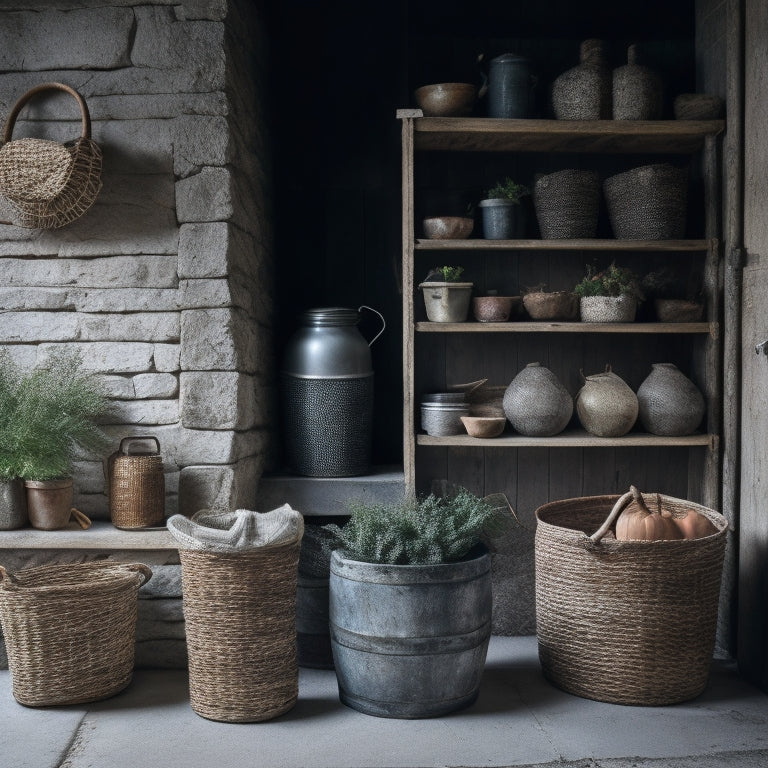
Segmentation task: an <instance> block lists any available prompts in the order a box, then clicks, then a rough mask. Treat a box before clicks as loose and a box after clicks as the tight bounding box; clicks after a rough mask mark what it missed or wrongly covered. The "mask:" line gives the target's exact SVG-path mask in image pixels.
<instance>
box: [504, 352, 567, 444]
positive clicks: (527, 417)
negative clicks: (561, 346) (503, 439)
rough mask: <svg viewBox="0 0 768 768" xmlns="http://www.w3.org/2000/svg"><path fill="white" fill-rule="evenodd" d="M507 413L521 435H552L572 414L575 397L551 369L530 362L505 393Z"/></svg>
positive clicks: (562, 426)
mask: <svg viewBox="0 0 768 768" xmlns="http://www.w3.org/2000/svg"><path fill="white" fill-rule="evenodd" d="M504 413H505V415H506V417H507V418H508V419H509V421H510V423H511V424H512V426H513V427H514V429H515V431H517V432H519V433H520V434H521V435H527V436H529V437H551V436H552V435H557V434H558V433H560V432H562V431H563V430H564V429H565V428H566V426H567V425H568V422H569V421H570V419H571V416H572V415H573V398H572V397H571V396H570V394H569V393H568V390H567V389H566V388H565V387H564V386H563V385H562V384H561V383H560V380H559V379H558V378H557V376H555V374H554V373H552V371H550V370H549V368H545V367H544V366H543V365H540V364H539V363H528V365H527V366H526V367H525V368H523V370H522V371H520V373H518V374H517V376H515V378H514V379H512V382H511V383H510V385H509V386H508V387H507V391H506V392H505V393H504Z"/></svg>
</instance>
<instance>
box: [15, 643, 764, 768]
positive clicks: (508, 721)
mask: <svg viewBox="0 0 768 768" xmlns="http://www.w3.org/2000/svg"><path fill="white" fill-rule="evenodd" d="M544 765H547V766H558V768H661V767H664V768H720V767H721V766H727V767H728V768H766V766H768V696H767V695H766V694H764V693H761V692H760V691H759V690H757V689H756V688H754V687H752V686H751V685H748V684H747V683H745V682H744V681H742V680H741V679H740V678H739V677H738V675H737V674H736V672H735V669H734V665H733V664H730V663H722V662H716V663H715V665H714V666H713V669H712V673H711V676H710V683H709V686H708V688H707V690H706V691H705V692H704V693H703V694H702V695H701V696H700V697H699V698H698V699H696V700H695V701H693V702H689V703H686V704H678V705H675V706H670V707H623V706H617V705H611V704H602V703H598V702H594V701H588V700H586V699H580V698H577V697H575V696H570V695H569V694H566V693H563V692H561V691H559V690H557V689H555V688H553V687H552V686H550V685H549V684H548V683H547V682H546V681H545V680H544V679H543V677H542V675H541V672H540V668H539V663H538V658H537V652H536V640H535V638H532V637H524V638H519V637H518V638H502V637H494V638H493V639H492V641H491V647H490V650H489V654H488V662H487V665H486V671H485V675H484V678H483V684H482V688H481V690H480V697H479V699H478V701H477V703H476V704H475V705H474V706H472V707H470V708H469V709H467V710H464V711H463V712H459V713H456V714H453V715H450V716H448V717H443V718H439V719H434V720H387V719H380V718H376V717H370V716H367V715H363V714H360V713H358V712H355V711H353V710H351V709H348V708H347V707H345V706H344V705H342V704H340V703H339V700H338V697H337V689H336V678H335V676H334V673H333V672H332V671H325V670H305V669H303V670H301V676H300V693H299V701H298V703H297V705H296V707H295V708H294V709H293V710H292V711H291V712H289V713H288V714H286V715H283V716H282V717H280V718H278V719H276V720H272V721H270V722H266V723H255V724H248V725H234V724H222V723H214V722H210V721H208V720H204V719H203V718H201V717H198V716H197V715H196V714H195V713H194V712H193V711H192V709H191V708H190V705H189V699H188V687H187V675H186V672H184V671H175V670H174V671H167V670H164V671H161V670H137V672H136V674H135V677H134V681H133V683H132V684H131V685H130V687H129V688H128V689H127V690H125V691H124V692H123V693H121V694H119V695H118V696H115V697H114V698H112V699H109V700H107V701H103V702H100V703H96V704H93V705H91V706H88V707H87V708H85V707H65V708H60V709H47V710H46V709H28V708H25V707H22V706H21V705H19V704H17V703H16V702H15V701H14V699H13V697H12V695H11V684H10V675H9V673H8V672H2V673H0V766H3V768H136V766H157V768H175V767H176V766H179V768H181V767H183V768H246V767H247V768H384V767H386V768H438V767H440V768H443V767H446V766H462V767H472V768H474V767H477V768H479V767H480V766H544Z"/></svg>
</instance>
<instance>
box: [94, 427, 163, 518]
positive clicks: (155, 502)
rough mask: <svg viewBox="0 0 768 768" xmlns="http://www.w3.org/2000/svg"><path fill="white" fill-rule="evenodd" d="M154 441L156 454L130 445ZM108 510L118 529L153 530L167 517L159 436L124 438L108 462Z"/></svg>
mask: <svg viewBox="0 0 768 768" xmlns="http://www.w3.org/2000/svg"><path fill="white" fill-rule="evenodd" d="M149 440H151V441H153V442H154V443H155V446H156V448H157V450H156V451H147V450H146V449H144V450H143V451H141V450H140V451H133V450H132V447H131V443H137V442H140V441H144V442H146V441H149ZM107 465H108V466H107V474H108V480H109V511H110V516H111V518H112V524H113V525H114V526H115V527H117V528H127V529H132V528H151V527H152V526H156V525H162V523H163V519H164V517H165V476H164V474H163V459H162V456H161V455H160V442H159V441H158V439H157V438H156V437H153V436H151V435H145V436H141V437H125V438H123V439H122V440H121V441H120V447H119V448H118V450H117V451H115V452H114V453H113V454H112V455H111V456H110V457H109V460H108V462H107Z"/></svg>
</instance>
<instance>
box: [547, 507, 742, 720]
mask: <svg viewBox="0 0 768 768" xmlns="http://www.w3.org/2000/svg"><path fill="white" fill-rule="evenodd" d="M657 496H658V497H659V499H660V501H661V503H662V504H663V506H664V507H665V508H667V509H669V510H670V511H671V512H673V514H674V512H675V511H683V510H690V509H692V510H694V511H696V512H698V513H699V514H702V515H704V516H705V517H706V518H707V519H709V520H710V521H711V522H712V523H713V524H714V526H715V528H716V529H717V532H716V533H714V534H712V535H711V536H706V537H703V538H699V539H682V540H675V541H617V540H616V539H615V538H614V537H613V535H612V534H611V533H610V532H609V531H610V529H611V526H612V525H613V524H614V523H615V520H616V518H617V517H618V515H619V513H620V512H621V510H622V509H623V508H624V506H625V505H626V504H628V503H629V502H630V501H631V499H632V494H631V493H626V494H624V495H623V496H621V497H616V496H588V497H582V498H574V499H565V500H563V501H553V502H550V503H549V504H545V505H544V506H542V507H539V509H537V510H536V518H537V520H538V525H537V528H536V543H535V551H536V631H537V635H538V641H539V659H540V661H541V665H542V669H543V671H544V675H545V677H546V678H547V679H548V680H549V681H550V682H552V683H554V684H555V685H556V686H557V687H559V688H562V689H563V690H565V691H568V692H569V693H573V694H575V695H577V696H582V697H584V698H588V699H595V700H597V701H607V702H611V703H614V704H634V705H663V704H673V703H676V702H680V701H686V700H688V699H692V698H694V697H695V696H698V695H699V694H700V693H701V692H702V691H703V690H704V688H705V687H706V684H707V678H708V675H709V668H710V663H711V661H712V653H713V650H714V644H715V630H716V626H717V609H718V596H719V592H720V578H721V573H722V565H723V555H724V552H725V538H726V530H727V528H728V523H727V521H726V519H725V518H724V517H723V516H722V515H720V514H718V513H717V512H714V511H713V510H711V509H708V508H707V507H703V506H701V505H700V504H695V503H693V502H690V501H685V500H683V499H676V498H674V497H671V496H665V495H663V494H661V495H659V494H643V498H644V499H645V500H646V502H647V503H648V504H649V505H651V504H656V503H657Z"/></svg>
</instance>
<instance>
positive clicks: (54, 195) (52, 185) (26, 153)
mask: <svg viewBox="0 0 768 768" xmlns="http://www.w3.org/2000/svg"><path fill="white" fill-rule="evenodd" d="M45 91H64V92H65V93H68V94H70V95H71V96H73V97H74V98H75V99H76V100H77V103H78V105H79V107H80V113H81V117H82V130H81V136H80V137H79V138H77V139H74V140H72V141H68V142H66V143H63V144H62V143H61V142H58V141H50V140H48V139H36V138H23V139H13V140H11V137H12V135H13V129H14V126H15V124H16V118H17V117H18V115H19V112H21V110H22V108H23V107H24V106H25V105H26V104H27V102H28V101H29V100H30V99H31V98H33V97H34V96H36V95H37V94H39V93H43V92H45ZM100 189H101V150H100V149H99V146H98V145H97V144H96V142H94V141H93V140H92V139H91V117H90V114H89V112H88V107H87V105H86V103H85V100H84V99H83V97H82V96H81V95H80V94H79V93H78V92H77V91H76V90H75V89H74V88H71V87H70V86H68V85H64V84H63V83H44V84H42V85H38V86H36V87H35V88H32V89H31V90H30V91H27V93H25V94H24V95H23V96H22V97H21V98H20V99H19V100H18V101H17V102H16V104H14V106H13V109H12V110H11V114H10V115H9V117H8V120H7V121H6V124H5V130H4V132H3V146H2V147H1V148H0V195H2V197H3V198H5V200H6V201H7V202H8V204H9V207H10V209H11V211H12V214H13V219H14V220H13V223H14V224H16V225H17V226H20V227H28V228H32V229H55V228H57V227H62V226H64V225H65V224H69V223H70V222H72V221H74V220H75V219H77V218H79V217H80V216H82V215H83V214H84V213H85V212H86V211H87V210H88V209H89V208H90V207H91V205H92V203H93V201H94V200H95V199H96V196H97V195H98V193H99V190H100Z"/></svg>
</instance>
